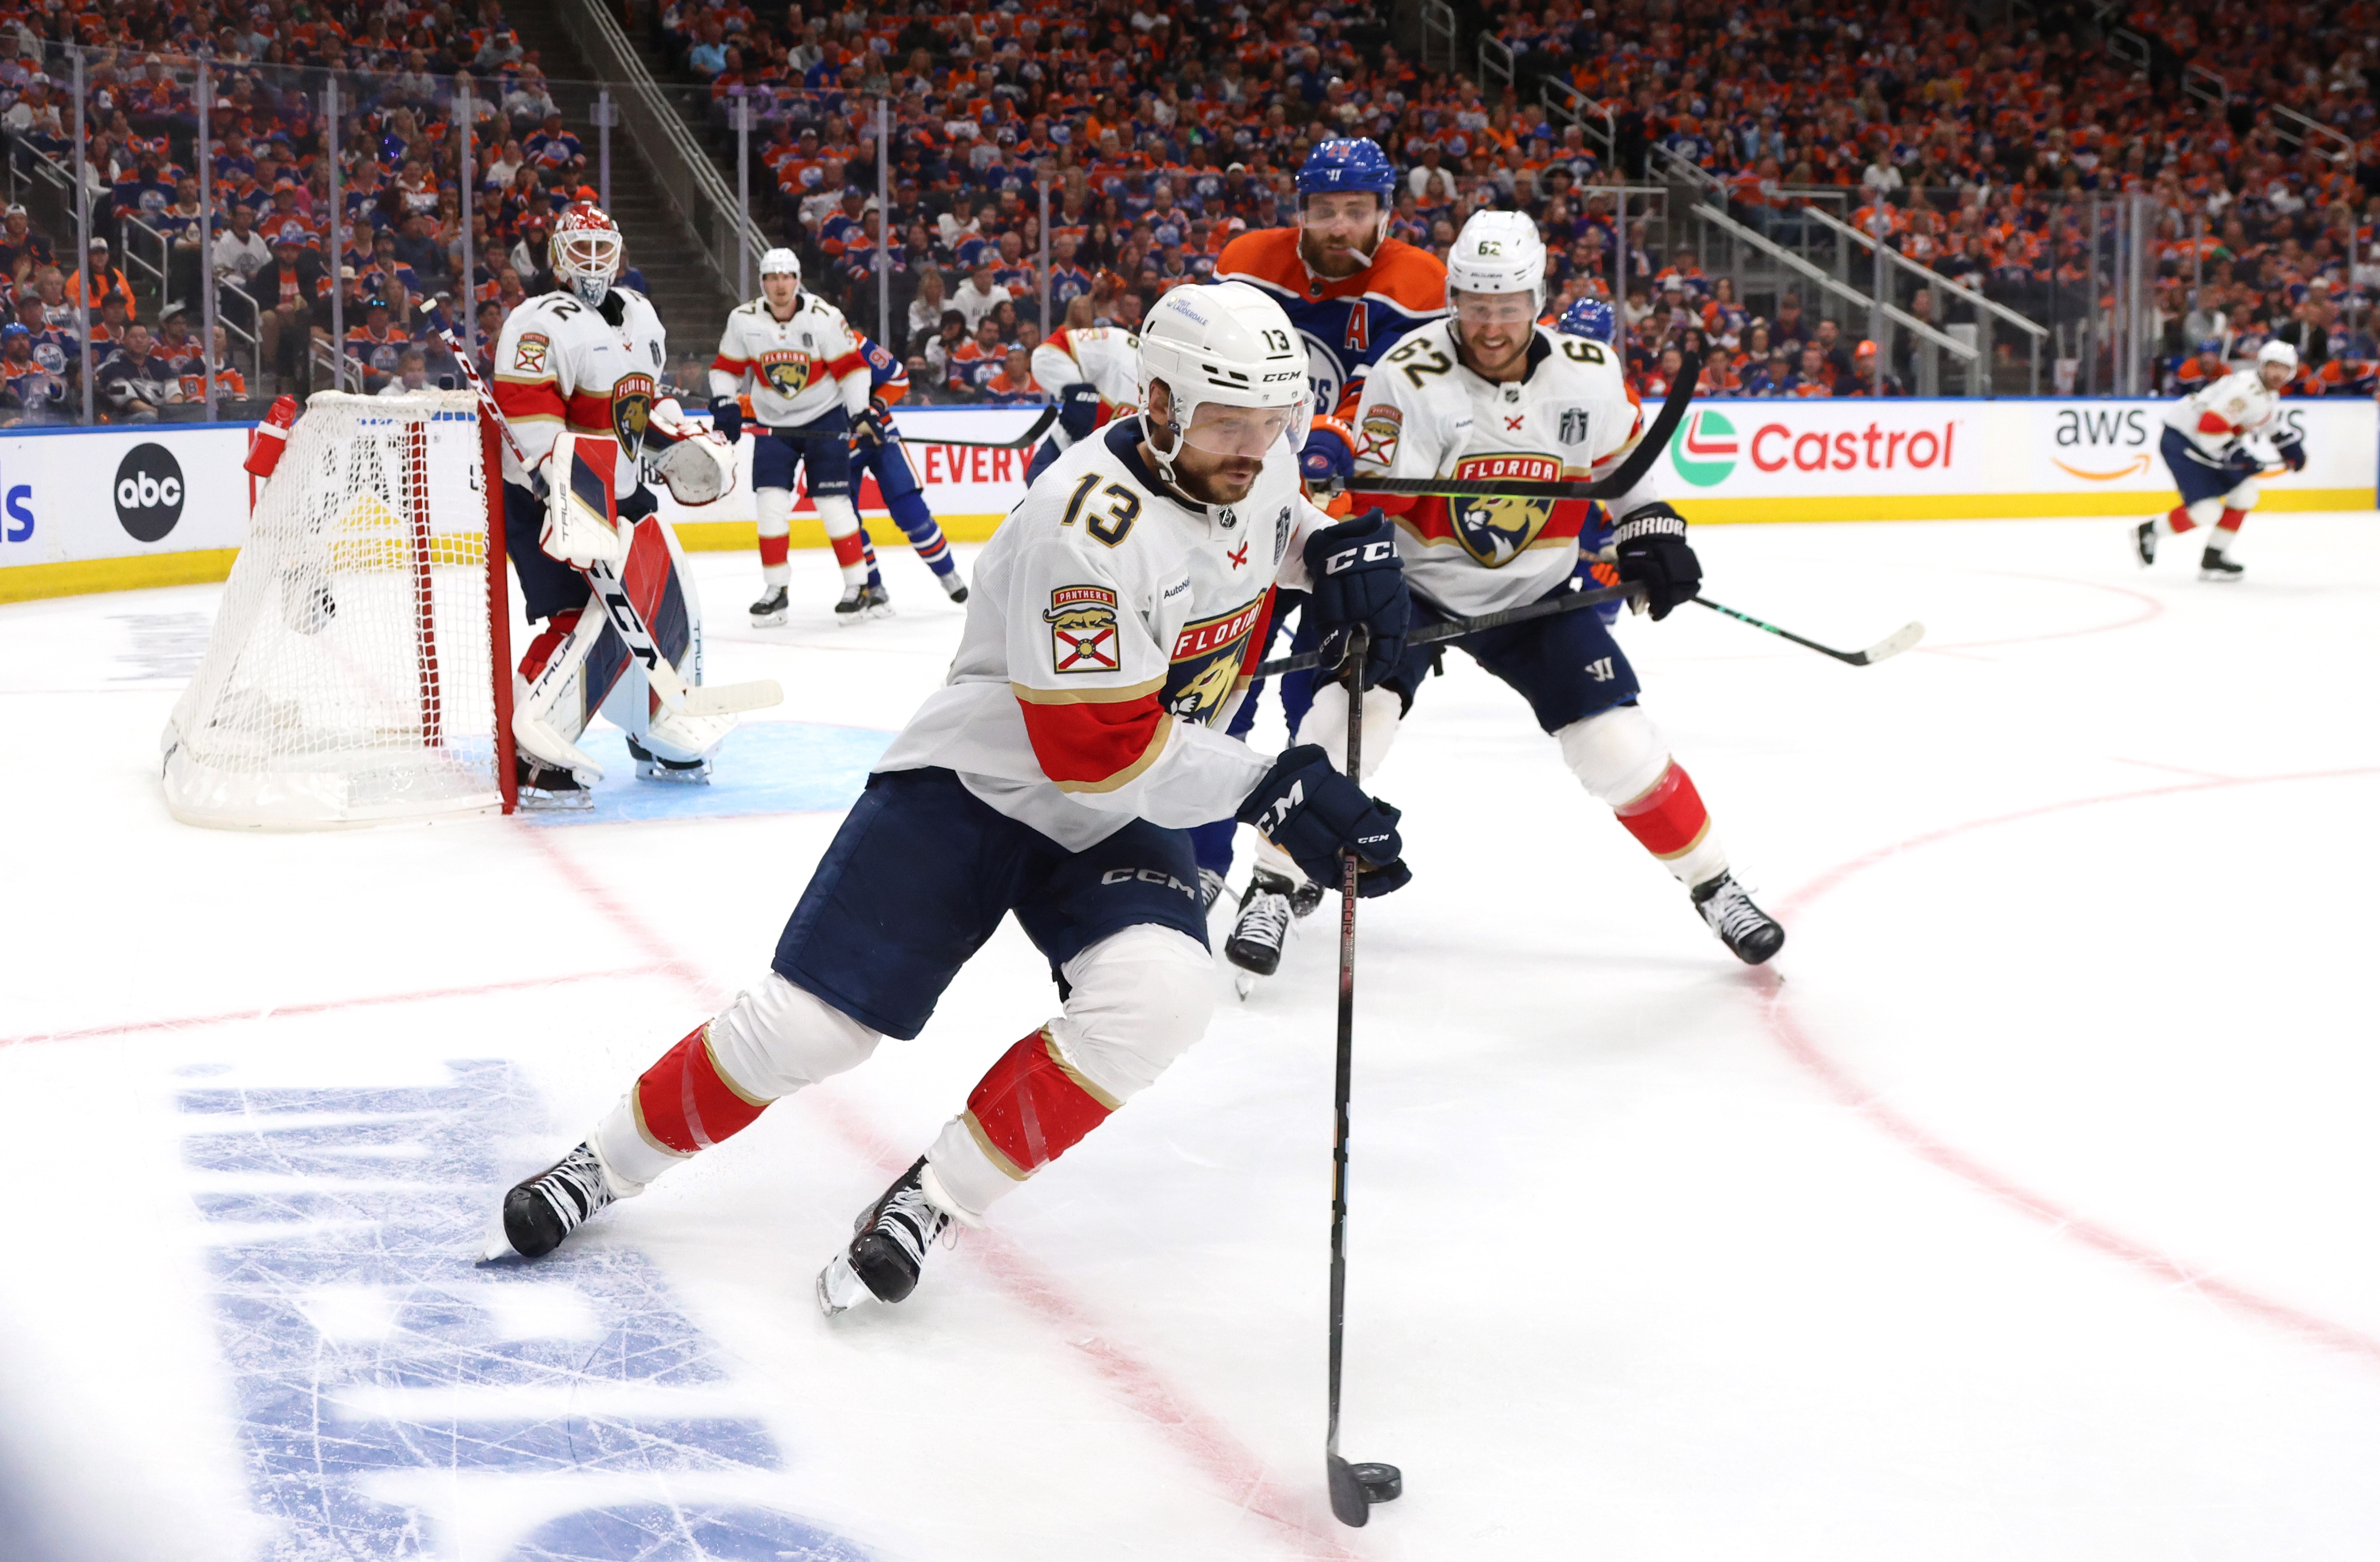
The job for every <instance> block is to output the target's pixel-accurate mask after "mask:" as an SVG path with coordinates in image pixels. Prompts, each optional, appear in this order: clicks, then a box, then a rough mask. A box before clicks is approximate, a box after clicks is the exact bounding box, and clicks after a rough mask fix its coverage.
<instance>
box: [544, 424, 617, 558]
mask: <svg viewBox="0 0 2380 1562" xmlns="http://www.w3.org/2000/svg"><path fill="white" fill-rule="evenodd" d="M619 462H620V442H619V441H618V440H616V439H614V438H613V436H612V435H610V434H575V433H565V434H558V435H556V436H555V437H554V441H553V461H552V462H551V463H550V464H549V465H548V466H547V468H546V494H545V524H544V526H543V527H541V528H540V530H539V531H538V534H537V545H538V546H539V547H540V549H542V550H543V551H544V553H545V555H546V556H547V557H549V558H557V559H560V560H561V561H562V562H563V563H565V564H568V565H575V566H576V567H578V568H580V569H584V568H586V567H588V566H589V565H591V564H616V563H618V562H619V560H620V558H621V556H622V555H623V554H625V552H626V547H625V544H624V543H622V542H621V540H620V530H619V524H618V523H619V516H620V511H619V506H618V503H617V502H616V500H615V499H614V497H613V495H614V494H615V493H616V492H617V477H618V472H619Z"/></svg>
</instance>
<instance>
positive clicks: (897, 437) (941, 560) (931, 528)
mask: <svg viewBox="0 0 2380 1562" xmlns="http://www.w3.org/2000/svg"><path fill="white" fill-rule="evenodd" d="M853 340H855V341H856V342H857V343H858V344H859V356H860V357H861V358H862V359H863V360H866V361H867V364H868V409H867V410H866V411H865V412H862V413H861V414H860V415H859V416H858V418H857V419H856V420H854V421H853V423H852V425H851V480H852V483H853V486H854V488H855V489H856V487H857V485H858V482H859V480H860V479H861V478H863V477H867V476H870V475H873V476H874V477H875V479H876V492H877V493H879V494H881V495H883V498H884V508H885V511H886V513H887V514H889V515H891V516H892V523H893V524H894V525H896V526H898V527H899V528H900V529H901V534H902V535H903V536H905V537H906V538H908V539H909V546H911V547H912V548H915V549H916V550H917V557H918V559H919V560H920V561H921V562H923V563H924V565H925V566H926V567H927V568H929V569H930V570H932V571H933V572H934V579H935V580H938V581H940V582H941V587H942V590H943V591H945V592H949V593H950V598H951V600H952V601H953V602H965V600H966V599H967V589H966V581H965V580H962V579H960V577H959V562H958V560H956V559H954V558H953V557H952V556H951V544H950V540H949V539H948V538H946V537H944V536H943V535H942V529H941V526H940V525H939V524H937V523H936V521H935V519H934V512H933V511H932V510H930V509H929V508H928V507H927V506H926V487H925V483H924V482H922V481H921V480H920V479H919V478H918V476H917V463H916V462H914V461H912V460H910V459H909V449H908V446H906V445H903V444H902V443H901V431H900V429H898V428H897V427H895V426H894V424H893V421H892V404H893V403H894V402H896V401H898V400H900V399H901V398H902V397H904V396H905V395H907V394H908V391H909V371H908V368H907V366H906V365H905V364H904V363H902V361H901V360H899V359H897V358H895V357H893V356H892V354H891V353H889V352H887V351H885V350H884V348H883V347H882V346H880V344H878V343H876V342H871V341H869V340H868V338H867V337H866V336H860V335H859V334H858V333H856V332H855V333H853ZM860 541H861V543H862V544H863V546H862V548H861V554H862V557H863V561H864V562H865V564H866V565H867V567H868V587H869V591H870V595H872V596H874V597H875V598H877V599H878V600H880V601H886V602H889V601H890V600H891V599H890V597H889V595H888V594H887V593H886V592H885V590H884V580H883V577H882V576H880V574H878V573H877V569H876V550H875V549H874V548H873V547H869V546H866V545H865V544H866V543H867V533H866V532H864V531H863V532H862V533H860ZM778 556H779V561H780V562H781V563H782V562H783V555H782V554H780V555H778Z"/></svg>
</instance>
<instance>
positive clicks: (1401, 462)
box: [1347, 319, 1660, 617]
mask: <svg viewBox="0 0 2380 1562" xmlns="http://www.w3.org/2000/svg"><path fill="white" fill-rule="evenodd" d="M1453 332H1454V322H1453V321H1452V320H1451V319H1448V320H1438V321H1432V322H1431V323H1429V324H1427V325H1425V326H1423V327H1421V328H1420V329H1419V330H1416V331H1415V332H1414V333H1413V334H1412V335H1411V336H1407V337H1406V338H1405V339H1404V340H1403V342H1400V343H1399V344H1398V345H1397V347H1396V348H1395V349H1394V350H1392V351H1390V353H1389V354H1388V355H1387V356H1386V357H1385V358H1383V359H1381V360H1380V361H1379V363H1378V365H1377V366H1375V367H1374V369H1373V370H1372V372H1371V373H1370V375H1369V376H1368V377H1366V380H1365V382H1364V400H1363V404H1362V406H1361V408H1360V409H1358V410H1357V412H1356V415H1355V471H1354V476H1353V477H1351V478H1350V479H1348V483H1347V486H1348V487H1349V489H1350V490H1351V491H1352V492H1353V493H1354V495H1355V504H1356V507H1357V508H1358V509H1362V508H1365V507H1366V506H1371V505H1375V504H1377V505H1378V506H1379V507H1380V508H1381V509H1383V510H1385V511H1387V512H1388V513H1389V514H1390V515H1391V516H1393V517H1395V518H1396V522H1397V552H1398V554H1399V555H1400V556H1402V557H1403V559H1404V563H1405V578H1406V580H1408V581H1410V582H1411V584H1412V587H1413V589H1414V591H1415V592H1416V593H1417V594H1419V595H1421V596H1423V597H1426V598H1427V599H1428V600H1429V601H1430V602H1431V603H1433V604H1436V605H1438V606H1439V607H1442V608H1444V609H1446V610H1447V611H1448V612H1450V613H1453V614H1458V615H1460V616H1463V617H1470V616H1475V615H1477V614H1481V613H1494V612H1499V611H1501V610H1502V609H1504V608H1507V607H1517V606H1519V605H1521V604H1523V603H1527V602H1534V601H1536V599H1537V598H1539V597H1542V596H1544V595H1545V594H1546V593H1547V592H1550V591H1552V590H1553V589H1554V588H1555V587H1556V586H1558V585H1560V583H1561V582H1562V581H1563V580H1566V579H1568V578H1569V576H1570V574H1571V572H1572V571H1573V569H1574V568H1575V567H1577V564H1578V552H1579V532H1580V531H1581V530H1582V529H1583V528H1584V527H1585V524H1586V520H1587V505H1586V501H1585V500H1583V499H1562V500H1551V499H1513V498H1496V497H1489V496H1486V495H1482V496H1478V497H1463V498H1456V497H1451V496H1449V497H1443V498H1441V497H1436V496H1430V497H1419V498H1416V497H1415V496H1413V495H1411V494H1396V495H1375V494H1366V493H1365V492H1364V480H1365V478H1366V477H1393V478H1425V477H1449V478H1479V479H1485V480H1489V481H1493V482H1548V481H1565V482H1585V481H1591V480H1593V479H1595V478H1600V477H1606V476H1609V474H1610V473H1611V471H1612V470H1614V469H1615V468H1617V467H1618V466H1619V464H1620V462H1621V460H1622V459H1623V458H1625V457H1626V456H1627V455H1628V453H1629V452H1630V451H1632V450H1633V449H1635V447H1636V444H1637V442H1638V441H1639V440H1641V439H1642V438H1643V437H1644V435H1645V429H1646V427H1647V426H1648V425H1649V423H1650V421H1651V420H1649V419H1648V418H1646V417H1645V411H1644V409H1643V408H1641V407H1640V406H1639V405H1638V404H1637V400H1636V393H1635V392H1633V391H1632V390H1630V389H1629V388H1628V382H1627V378H1626V376H1625V375H1624V374H1623V373H1622V372H1621V364H1620V361H1619V356H1618V354H1617V353H1615V352H1614V351H1613V350H1612V349H1611V348H1609V347H1607V346H1606V345H1604V344H1603V343H1600V342H1591V341H1587V340H1585V338H1583V337H1579V336H1559V335H1557V334H1555V333H1554V332H1552V331H1549V330H1548V329H1546V328H1545V327H1544V326H1542V325H1539V326H1536V327H1535V328H1534V335H1533V336H1532V338H1531V340H1530V342H1529V348H1528V362H1527V369H1526V372H1524V374H1523V376H1522V377H1521V378H1520V379H1518V380H1512V381H1507V382H1503V383H1498V382H1496V381H1492V380H1486V379H1482V378H1480V377H1479V376H1478V375H1476V374H1475V373H1473V372H1471V371H1470V370H1468V369H1465V368H1464V367H1463V364H1462V362H1461V361H1460V360H1459V358H1458V356H1457V354H1456V351H1455V345H1454V337H1453ZM1659 497H1660V494H1659V492H1658V488H1657V487H1656V486H1655V480H1654V479H1653V477H1652V475H1651V474H1650V473H1649V472H1648V473H1647V474H1646V476H1645V478H1644V479H1643V480H1642V481H1640V482H1639V483H1638V485H1637V486H1636V487H1635V488H1634V489H1633V490H1632V491H1631V492H1630V493H1628V494H1625V495H1623V496H1621V498H1619V499H1618V500H1615V501H1614V502H1613V504H1612V509H1613V511H1614V512H1615V513H1617V514H1620V515H1626V514H1628V513H1629V512H1630V511H1632V510H1634V509H1636V508H1637V507H1639V506H1643V505H1645V504H1649V503H1651V502H1652V501H1654V500H1656V499H1658V498H1659Z"/></svg>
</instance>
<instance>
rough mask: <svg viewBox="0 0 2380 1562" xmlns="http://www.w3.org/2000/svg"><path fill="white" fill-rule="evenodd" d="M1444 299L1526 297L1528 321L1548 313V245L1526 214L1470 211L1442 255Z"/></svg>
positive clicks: (1450, 300)
mask: <svg viewBox="0 0 2380 1562" xmlns="http://www.w3.org/2000/svg"><path fill="white" fill-rule="evenodd" d="M1446 291H1447V294H1448V301H1449V302H1450V303H1451V302H1452V301H1453V299H1452V296H1453V295H1454V294H1456V293H1526V294H1528V295H1529V305H1530V308H1529V318H1531V319H1532V320H1534V319H1536V317H1537V316H1538V315H1541V314H1543V313H1545V311H1546V241H1545V240H1544V239H1543V238H1539V237H1538V236H1537V225H1536V224H1535V223H1533V222H1531V221H1530V220H1529V214H1527V213H1526V212H1474V213H1473V214H1471V220H1470V221H1469V222H1467V223H1464V224H1463V231H1462V232H1461V233H1459V234H1456V235H1455V236H1454V248H1452V249H1451V250H1448V251H1447V252H1446Z"/></svg>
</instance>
